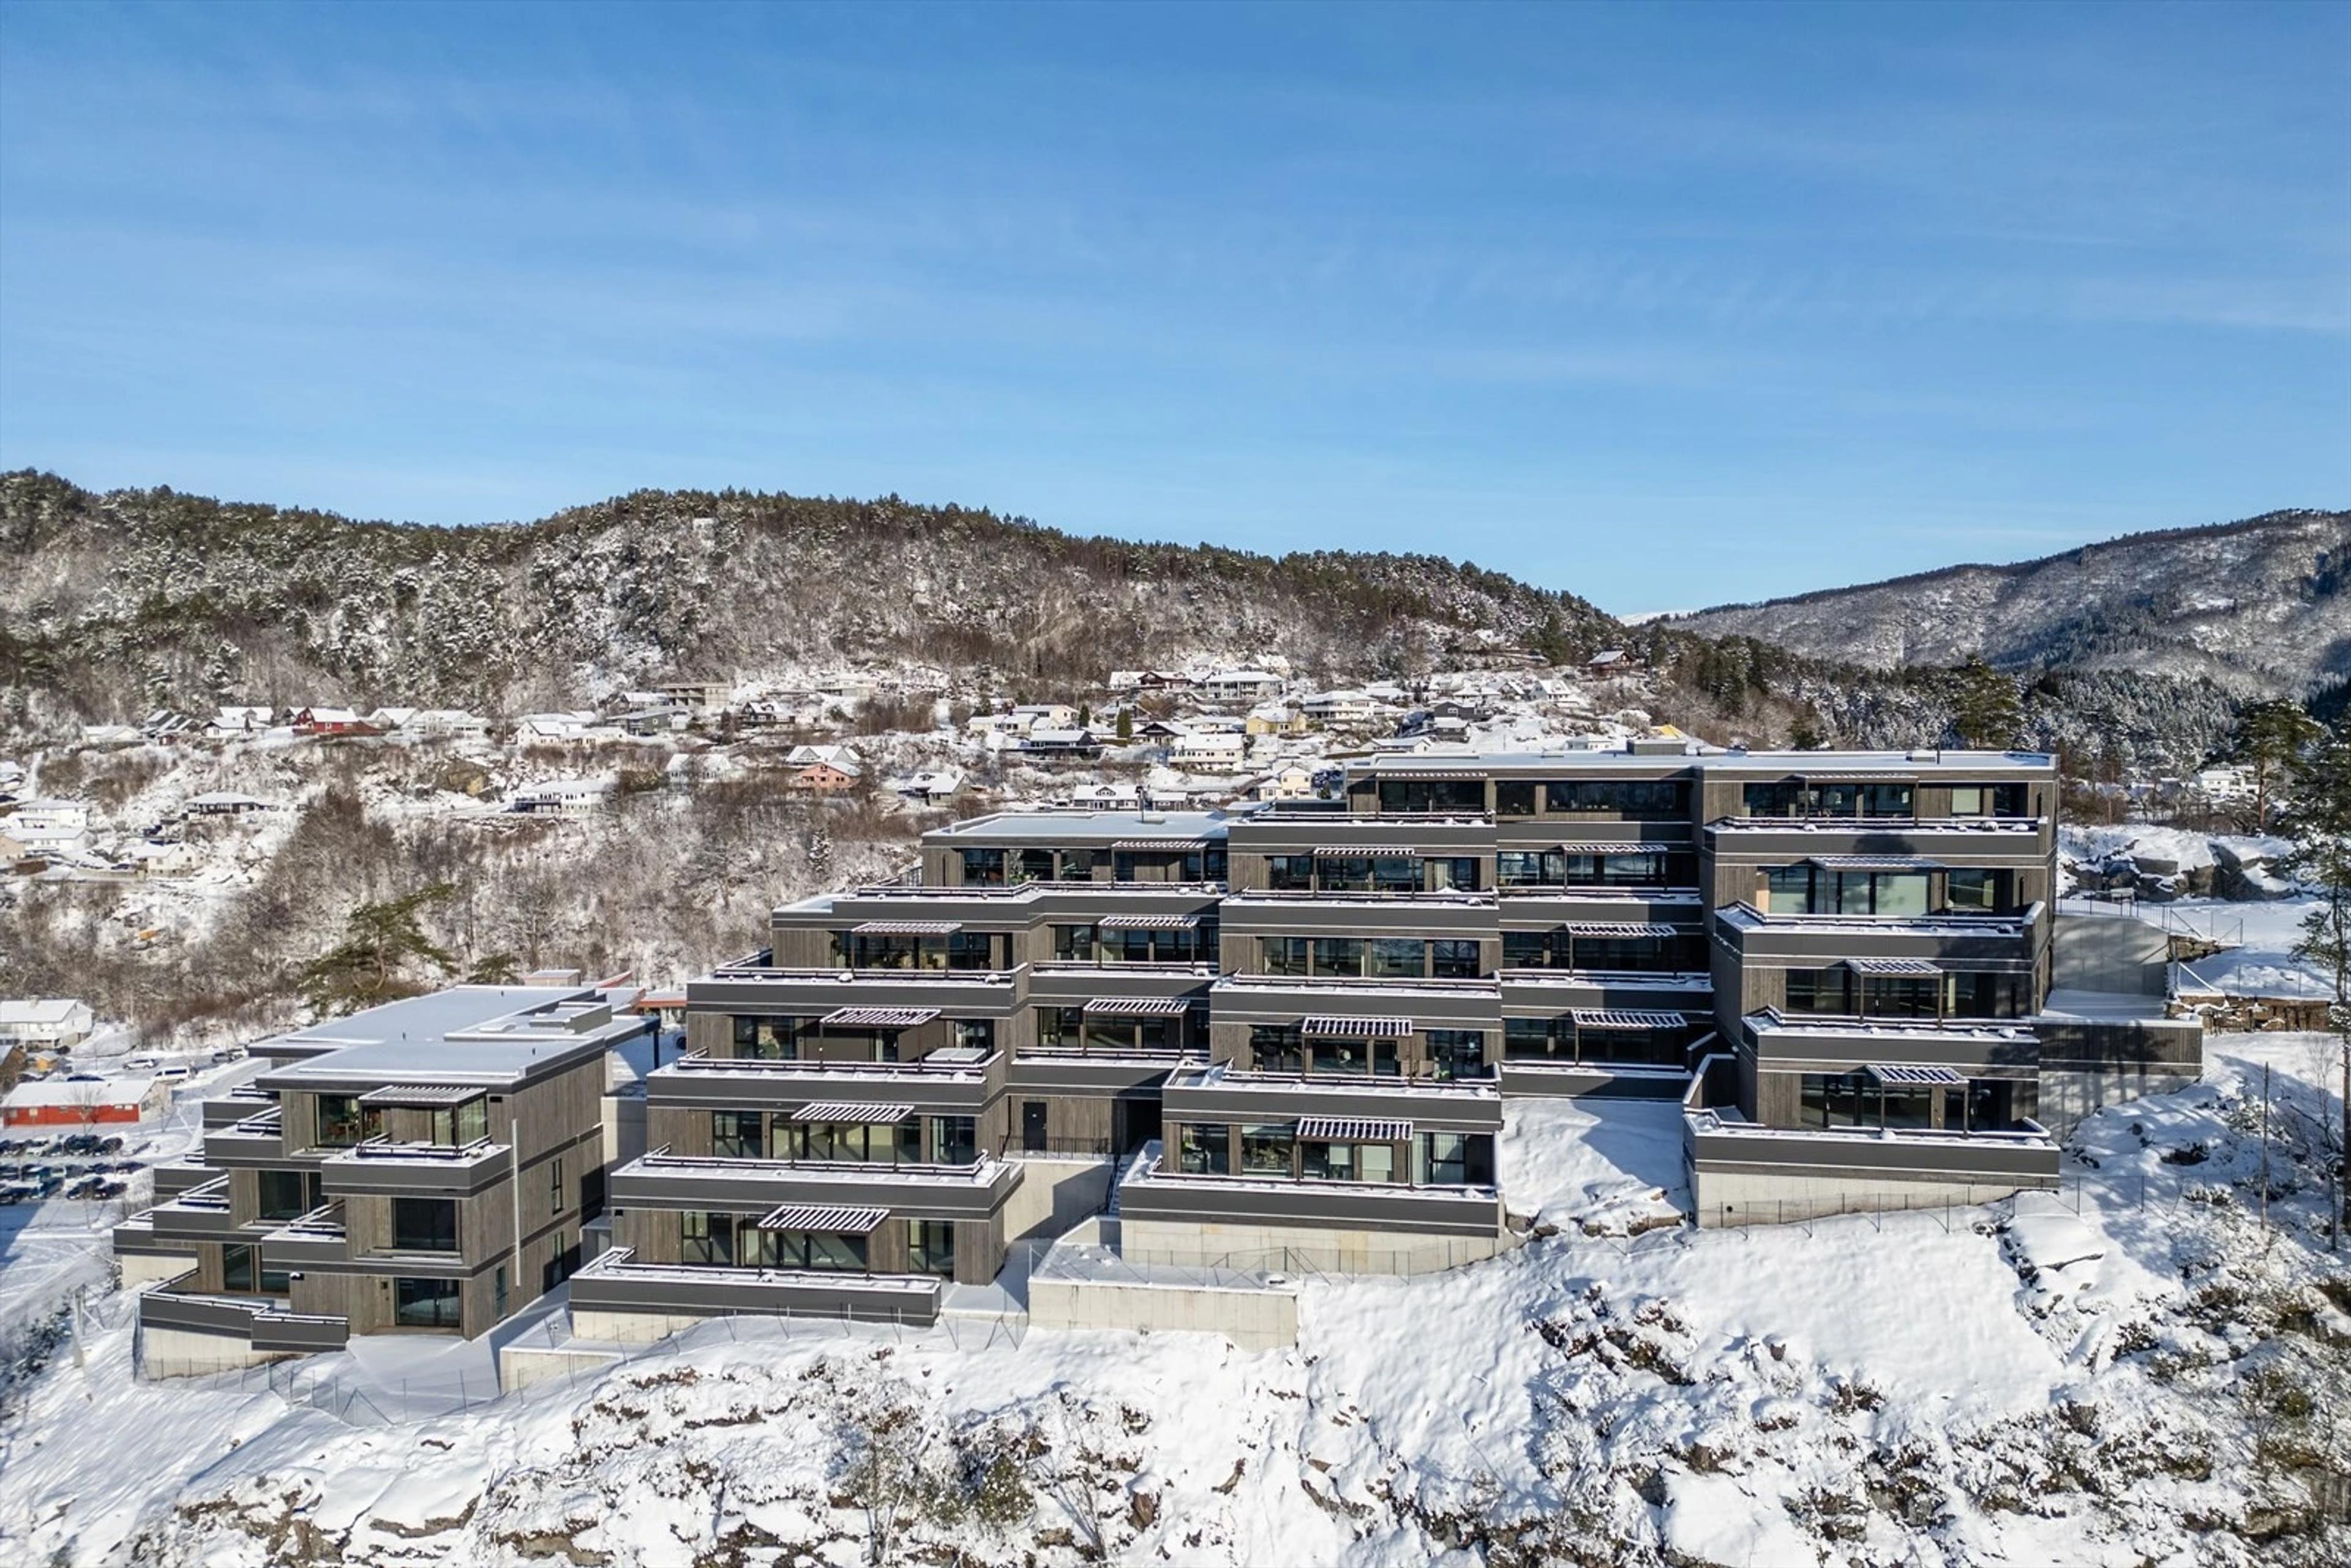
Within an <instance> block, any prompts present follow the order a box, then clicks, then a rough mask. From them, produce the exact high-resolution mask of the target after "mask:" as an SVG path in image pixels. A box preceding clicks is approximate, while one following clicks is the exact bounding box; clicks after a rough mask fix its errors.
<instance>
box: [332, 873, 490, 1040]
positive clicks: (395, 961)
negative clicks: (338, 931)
mask: <svg viewBox="0 0 2351 1568" xmlns="http://www.w3.org/2000/svg"><path fill="white" fill-rule="evenodd" d="M455 891H456V890H455V888H453V887H451V886H450V885H449V884H448V883H445V882H436V883H434V884H433V885H432V886H430V887H427V888H424V889H422V890H421V891H419V892H416V893H412V894H409V895H408V896H407V897H405V898H395V899H391V900H389V901H387V902H385V903H381V904H360V906H359V907H358V908H357V909H354V910H352V911H351V912H350V915H347V916H346V917H345V918H344V921H343V939H342V941H341V942H340V943H338V944H337V945H336V946H333V947H331V948H329V949H328V950H327V951H326V952H324V953H321V954H320V955H319V956H317V957H316V958H313V959H311V960H310V961H309V962H308V963H307V964H305V965H303V966H302V968H301V970H300V972H299V973H298V974H297V975H296V977H295V984H296V986H297V987H298V988H299V989H300V990H301V992H302V996H303V998H304V999H305V1000H307V1001H308V1003H309V1004H310V1006H311V1007H312V1008H313V1009H316V1010H317V1011H319V1012H320V1013H325V1014H329V1015H333V1014H339V1013H346V1012H356V1011H358V1010H359V1009H361V1008H369V1007H373V1006H374V1005H375V1004H376V1003H378V1002H381V1001H389V1000H391V999H392V998H394V997H399V996H405V995H407V994H409V987H408V986H407V985H406V983H405V982H404V981H403V980H402V970H403V969H405V968H407V967H409V966H410V965H412V964H413V963H415V962H417V961H419V960H423V961H427V962H430V963H431V964H433V965H434V967H437V968H438V969H440V970H441V972H442V973H444V974H446V973H447V972H448V971H449V970H451V969H454V968H455V967H457V960H456V959H455V958H454V957H452V956H450V955H449V952H448V950H447V949H446V948H444V947H441V946H436V945H435V944H434V941H433V939H432V938H431V937H429V936H425V935H424V927H423V924H422V923H421V922H420V921H419V920H418V918H417V912H418V911H419V910H421V909H423V908H424V907H425V906H426V905H427V904H440V903H442V902H444V901H445V900H446V899H447V898H448V897H449V895H450V894H452V893H454V892H455Z"/></svg>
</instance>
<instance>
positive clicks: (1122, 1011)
mask: <svg viewBox="0 0 2351 1568" xmlns="http://www.w3.org/2000/svg"><path fill="white" fill-rule="evenodd" d="M1191 1010H1192V1007H1191V1004H1190V1003H1189V1002H1186V1001H1185V1000H1184V999H1183V998H1180V997H1095V998H1092V999H1090V1000H1089V1001H1088V1002H1087V1003H1086V1005H1085V1009H1084V1011H1085V1015H1086V1017H1088V1018H1090V1019H1100V1018H1113V1019H1122V1018H1123V1019H1172V1018H1176V1017H1179V1016H1181V1015H1182V1014H1184V1013H1187V1012H1189V1011H1191Z"/></svg>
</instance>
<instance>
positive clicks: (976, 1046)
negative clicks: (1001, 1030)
mask: <svg viewBox="0 0 2351 1568" xmlns="http://www.w3.org/2000/svg"><path fill="white" fill-rule="evenodd" d="M955 1035H956V1045H958V1046H960V1047H961V1048H963V1049H964V1050H966V1051H994V1050H995V1049H996V1020H995V1019H956V1020H955Z"/></svg>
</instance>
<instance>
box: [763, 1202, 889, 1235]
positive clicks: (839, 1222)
mask: <svg viewBox="0 0 2351 1568" xmlns="http://www.w3.org/2000/svg"><path fill="white" fill-rule="evenodd" d="M887 1218H890V1211H889V1210H888V1209H886V1208H851V1207H848V1206H846V1205H844V1204H837V1203H788V1204H785V1205H784V1206H783V1207H780V1208H776V1209H772V1210H770V1211H769V1212H768V1216H767V1218H764V1219H762V1220H760V1221H759V1228H760V1229H762V1230H829V1231H831V1232H832V1233H834V1234H835V1235H839V1236H863V1235H866V1234H867V1233H869V1232H871V1231H873V1230H877V1229H879V1228H881V1225H882V1222H883V1220H885V1219H887Z"/></svg>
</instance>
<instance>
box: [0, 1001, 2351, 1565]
mask: <svg viewBox="0 0 2351 1568" xmlns="http://www.w3.org/2000/svg"><path fill="white" fill-rule="evenodd" d="M2329 1049H2330V1048H2329V1042H2328V1041H2327V1040H2325V1039H2323V1038H2321V1037H2313V1036H2292V1035H2257V1036H2225V1037H2215V1038H2214V1040H2212V1042H2211V1046H2210V1069H2209V1071H2208V1073H2207V1078H2206V1082H2204V1083H2203V1084H2202V1085H2200V1086H2199V1087H2198V1088H2196V1089H2194V1090H2191V1091H2189V1092H2183V1093H2180V1094H2177V1095H2171V1096H2167V1097H2164V1098H2162V1099H2159V1100H2151V1101H2147V1102H2143V1103H2139V1104H2137V1105H2135V1106H2129V1107H2124V1108H2122V1109H2120V1110H2118V1111H2116V1112H2109V1113H2105V1114H2102V1115H2100V1116H2097V1117H2095V1118H2093V1119H2092V1120H2091V1121H2090V1122H2089V1123H2087V1124H2085V1126H2084V1129H2083V1131H2082V1133H2081V1134H2080V1135H2079V1136H2078V1137H2077V1138H2076V1140H2075V1144H2074V1149H2073V1151H2072V1155H2071V1157H2069V1160H2068V1166H2067V1171H2068V1179H2067V1184H2066V1188H2065V1190H2064V1193H2063V1194H2061V1195H2058V1196H2056V1197H2043V1198H2039V1199H2036V1200H2032V1201H2028V1202H2024V1203H2022V1204H2020V1205H2016V1206H2010V1205H1998V1206H1994V1207H1989V1208H1984V1209H1978V1210H1971V1211H1966V1210H1963V1211H1959V1213H1958V1214H1957V1215H1955V1216H1952V1217H1949V1218H1948V1220H1947V1218H1945V1217H1941V1216H1929V1215H1913V1216H1889V1217H1886V1218H1883V1219H1882V1220H1871V1219H1846V1220H1838V1221H1832V1222H1825V1223H1820V1224H1815V1225H1812V1226H1809V1227H1788V1228H1771V1229H1755V1230H1748V1231H1739V1232H1706V1233H1698V1232H1694V1231H1689V1230H1683V1229H1648V1230H1643V1229H1642V1228H1640V1226H1639V1225H1638V1224H1636V1223H1632V1222H1631V1221H1632V1219H1633V1218H1634V1217H1635V1216H1637V1215H1640V1214H1644V1213H1646V1212H1647V1211H1648V1207H1649V1206H1650V1205H1652V1204H1654V1203H1656V1201H1657V1200H1658V1198H1659V1197H1663V1198H1665V1199H1668V1200H1669V1199H1671V1198H1673V1197H1676V1196H1677V1194H1676V1192H1675V1184H1676V1183H1677V1181H1678V1179H1679V1177H1678V1164H1679V1162H1678V1155H1677V1152H1676V1150H1675V1148H1674V1145H1673V1124H1672V1119H1671V1116H1670V1114H1669V1113H1666V1112H1665V1110H1664V1108H1662V1107H1656V1106H1637V1105H1635V1106H1610V1105H1604V1104H1598V1105H1540V1104H1537V1105H1521V1106H1513V1107H1512V1117H1513V1125H1512V1127H1511V1131H1510V1145H1509V1146H1508V1148H1507V1149H1506V1151H1505V1157H1506V1159H1508V1160H1510V1163H1511V1165H1512V1166H1513V1167H1514V1169H1515V1170H1516V1171H1517V1173H1518V1174H1517V1176H1516V1177H1515V1178H1514V1181H1513V1186H1512V1191H1511V1194H1510V1203H1511V1207H1513V1208H1516V1209H1521V1210H1526V1211H1531V1212H1539V1213H1541V1215H1542V1217H1543V1218H1544V1219H1545V1220H1546V1222H1547V1223H1546V1225H1545V1226H1544V1228H1545V1229H1550V1228H1552V1227H1553V1226H1555V1227H1556V1234H1552V1235H1549V1236H1546V1237H1543V1238H1541V1239H1536V1240H1533V1241H1531V1242H1530V1243H1529V1244H1528V1245H1526V1246H1525V1247H1523V1248H1521V1249H1518V1250H1516V1251H1515V1252H1512V1253H1510V1254H1509V1255H1507V1256H1505V1257H1503V1258H1500V1259H1498V1260H1494V1261H1492V1262H1489V1263H1486V1264H1480V1265H1477V1266H1474V1267H1470V1268H1466V1269H1461V1270H1453V1271H1451V1272H1448V1273H1445V1274H1441V1275H1435V1276H1428V1277H1425V1278H1421V1279H1416V1280H1410V1281H1395V1280H1368V1281H1352V1282H1319V1281H1318V1282H1315V1283H1312V1284H1310V1285H1308V1286H1306V1287H1305V1291H1306V1294H1305V1297H1304V1300H1303V1302H1302V1311H1301V1321H1302V1327H1301V1343H1300V1344H1299V1345H1298V1346H1297V1347H1296V1348H1295V1349H1294V1350H1289V1351H1281V1352H1266V1353H1260V1354H1241V1353H1238V1352H1235V1351H1233V1350H1232V1349H1230V1348H1229V1347H1228V1345H1227V1344H1226V1343H1225V1342H1223V1341H1222V1340H1220V1339H1217V1338H1212V1337H1201V1336H1188V1335H1181V1334H1163V1335H1153V1336H1147V1337H1146V1336H1137V1335H1134V1334H1126V1333H1058V1332H1050V1331H1035V1332H1030V1333H1027V1334H1026V1335H1025V1337H1023V1338H1021V1339H1020V1340H1019V1343H1010V1341H1009V1340H1008V1338H1005V1337H1002V1336H996V1343H993V1344H991V1345H987V1347H985V1348H982V1347H981V1345H980V1343H979V1342H978V1340H977V1338H976V1337H975V1336H973V1335H970V1334H968V1333H966V1334H961V1335H956V1334H954V1333H950V1332H949V1331H948V1330H946V1329H945V1328H943V1329H941V1330H937V1331H932V1332H927V1333H905V1334H903V1335H900V1334H896V1333H884V1332H874V1333H854V1334H851V1335H847V1336H844V1335H842V1334H841V1333H839V1332H838V1331H820V1330H815V1329H811V1328H805V1327H804V1328H801V1329H799V1330H797V1331H794V1332H789V1333H788V1332H785V1331H784V1330H782V1329H780V1328H779V1327H778V1326H777V1325H773V1324H765V1325H747V1326H745V1327H743V1328H741V1329H739V1330H734V1331H729V1330H728V1329H727V1328H726V1325H724V1324H719V1325H711V1326H709V1327H706V1328H705V1329H704V1330H702V1331H697V1332H696V1333H695V1334H694V1335H692V1336H690V1338H689V1339H688V1340H687V1341H686V1342H684V1343H673V1344H671V1345H668V1346H664V1347H658V1348H657V1349H655V1350H654V1351H653V1352H652V1353H650V1354H646V1355H644V1356H643V1357H641V1358H639V1359H636V1360H633V1361H632V1362H630V1363H628V1364H625V1365H624V1366H622V1367H621V1368H620V1369H618V1370H616V1371H613V1372H611V1373H610V1374H608V1375H603V1376H601V1377H600V1378H594V1379H583V1380H582V1381H580V1383H579V1384H578V1385H576V1386H575V1385H547V1386H542V1387H540V1388H538V1389H534V1390H531V1391H529V1392H528V1393H526V1394H523V1395H519V1396H508V1397H507V1398H505V1399H502V1400H499V1401H497V1402H496V1403H495V1404H492V1405H489V1406H486V1407H476V1408H475V1409H474V1410H472V1411H471V1412H469V1413H466V1414H462V1415H454V1416H447V1417H444V1418H438V1419H432V1420H425V1421H420V1422H388V1421H385V1420H383V1419H381V1416H379V1415H377V1414H375V1413H371V1412H370V1411H368V1410H366V1409H364V1408H358V1407H354V1408H351V1409H349V1410H346V1411H344V1412H343V1413H342V1414H340V1415H336V1414H329V1413H328V1412H327V1411H325V1410H321V1409H317V1408H312V1407H309V1406H307V1405H305V1404H303V1403H301V1402H300V1401H299V1399H295V1400H289V1399H288V1397H287V1395H286V1393H284V1392H281V1391H280V1390H281V1389H285V1388H287V1378H286V1376H285V1375H283V1374H280V1375H278V1376H277V1377H274V1378H272V1377H266V1376H264V1375H255V1376H254V1377H252V1378H249V1379H247V1380H246V1381H245V1382H244V1383H243V1384H242V1385H238V1384H235V1383H228V1384H214V1385H190V1384H162V1385H158V1384H141V1383H139V1382H136V1381H134V1380H133V1379H132V1377H131V1371H130V1357H131V1328H130V1323H131V1317H132V1315H133V1314H132V1313H131V1310H130V1302H129V1301H128V1300H127V1299H126V1298H124V1297H121V1296H120V1295H115V1296H110V1297H105V1298H101V1299H100V1300H99V1301H97V1302H96V1303H95V1305H94V1308H93V1312H92V1315H91V1316H90V1318H89V1320H88V1322H87V1323H86V1328H87V1333H86V1334H85V1336H84V1344H85V1348H86V1352H87V1354H86V1364H85V1365H82V1366H77V1365H75V1364H74V1362H73V1360H72V1358H71V1356H70V1355H69V1354H66V1352H65V1351H64V1349H62V1348H60V1349H59V1350H58V1351H57V1353H55V1354H53V1355H52V1356H51V1357H50V1359H49V1361H48V1364H47V1365H46V1366H45V1367H44V1368H42V1369H41V1370H39V1371H37V1372H36V1373H33V1374H31V1375H28V1376H26V1377H24V1378H22V1379H21V1380H20V1381H19V1382H18V1383H17V1384H16V1386H15V1387H14V1388H13V1389H12V1390H11V1392H10V1393H9V1395H8V1400H9V1409H8V1414H7V1416H6V1417H5V1425H0V1443H5V1448H0V1469H5V1486H0V1561H5V1562H12V1563H13V1562H25V1563H50V1562H55V1563H68V1564H78V1563H93V1564H96V1563H106V1564H112V1563H205V1564H219V1565H223V1568H228V1565H239V1564H264V1563H323V1562H347V1563H467V1564H472V1563H486V1564H504V1563H515V1564H521V1563H546V1562H549V1561H553V1562H556V1563H575V1564H587V1563H595V1564H610V1565H613V1568H619V1565H623V1564H645V1565H648V1568H663V1565H668V1564H688V1563H692V1564H712V1565H718V1564H760V1565H764V1564H770V1563H775V1564H795V1565H797V1564H815V1563H827V1564H842V1565H847V1564H850V1563H861V1562H865V1561H868V1560H869V1554H870V1553H872V1552H876V1551H879V1552H881V1553H882V1555H883V1557H884V1559H885V1560H888V1561H904V1562H936V1563H950V1562H952V1563H1006V1564H1013V1563H1024V1564H1025V1563H1037V1564H1055V1563H1078V1562H1082V1561H1101V1560H1105V1559H1107V1560H1111V1561H1121V1562H1154V1563H1233V1564H1258V1563H1284V1564H1290V1563H1364V1564H1391V1563H1393V1564H1407V1563H1408V1564H1420V1563H1429V1562H1446V1563H1460V1564H1468V1563H1497V1564H1503V1563H1508V1564H1518V1563H1527V1564H1531V1563H1592V1564H1598V1563H1635V1564H1662V1563H1675V1564H1693V1563H1714V1564H1722V1565H1724V1568H1746V1565H1749V1564H1763V1565H1767V1568H1771V1565H1778V1564H1783V1563H1785V1564H1812V1563H1887V1564H1893V1563H2017V1564H2027V1563H2029V1564H2036V1565H2038V1564H2050V1563H2068V1564H2071V1563H2113V1564H2116V1565H2120V1564H2125V1563H2129V1564H2139V1563H2177V1564H2190V1563H2257V1562H2259V1563H2273V1562H2274V1563H2340V1562H2342V1561H2344V1560H2345V1559H2346V1555H2351V1527H2346V1525H2344V1524H2343V1523H2342V1522H2340V1517H2339V1515H2340V1511H2341V1510H2343V1509H2344V1508H2345V1507H2346V1505H2351V1485H2346V1483H2345V1482H2344V1481H2343V1480H2342V1479H2341V1478H2342V1477H2343V1476H2345V1475H2346V1473H2351V1435H2346V1432H2345V1431H2344V1429H2343V1426H2344V1423H2343V1417H2342V1412H2343V1410H2344V1409H2345V1408H2346V1407H2351V1406H2346V1399H2351V1395H2346V1386H2347V1385H2351V1376H2346V1365H2351V1269H2346V1267H2345V1265H2344V1264H2343V1262H2342V1261H2341V1260H2340V1259H2338V1258H2335V1257H2330V1256H2329V1255H2328V1254H2327V1252H2326V1251H2325V1238H2324V1235H2323V1216H2324V1214H2325V1196H2324V1189H2323V1186H2319V1185H2317V1183H2318V1182H2319V1180H2320V1179H2321V1178H2320V1177H2319V1176H2318V1175H2317V1173H2318V1171H2319V1169H2320V1162H2321V1159H2322V1157H2323V1154H2322V1150H2321V1145H2320V1141H2321V1138H2322V1129H2323V1128H2324V1126H2325V1124H2326V1119H2327V1118H2328V1117H2329V1116H2331V1115H2333V1114H2335V1105H2334V1104H2333V1103H2332V1102H2330V1101H2328V1100H2327V1099H2326V1098H2325V1096H2324V1094H2323V1093H2322V1092H2321V1091H2320V1089H2319V1088H2318V1087H2317V1085H2318V1084H2319V1083H2320V1082H2321V1081H2322V1080H2323V1078H2324V1077H2325V1072H2326V1071H2327V1067H2328V1062H2329ZM2263 1067H2267V1068H2268V1069H2269V1070H2270V1072H2271V1080H2272V1084H2273V1101H2272V1103H2271V1104H2270V1105H2269V1106H2268V1107H2267V1113H2266V1117H2264V1113H2263V1108H2262V1105H2261V1104H2260V1103H2259V1102H2258V1095H2259V1092H2260V1089H2259V1085H2260V1082H2261V1073H2262V1068H2263ZM2264 1120H2266V1122H2267V1125H2268V1129H2269V1132H2268V1158H2267V1169H2268V1172H2269V1182H2268V1186H2267V1190H2266V1199H2267V1201H2266V1215H2265V1216H2264V1213H2263V1208H2264V1204H2263V1197H2264V1193H2263V1191H2262V1187H2261V1173H2262V1169H2263V1168H2264V1167H2263V1157H2262V1135H2261V1128H2262V1124H2263V1122H2264ZM2012 1208H2013V1209H2014V1210H2015V1212H2011V1209H2012ZM1593 1232H1597V1234H1593ZM12 1268H13V1265H12ZM957 1338H961V1339H962V1340H963V1341H964V1344H963V1346H962V1347H961V1348H959V1347H958V1345H957V1343H956V1339H957ZM2330 1509H2331V1510H2334V1511H2336V1512H2335V1515H2334V1516H2332V1517H2330V1514H2329V1510H2330ZM877 1542H878V1543H879V1545H878V1546H877Z"/></svg>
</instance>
